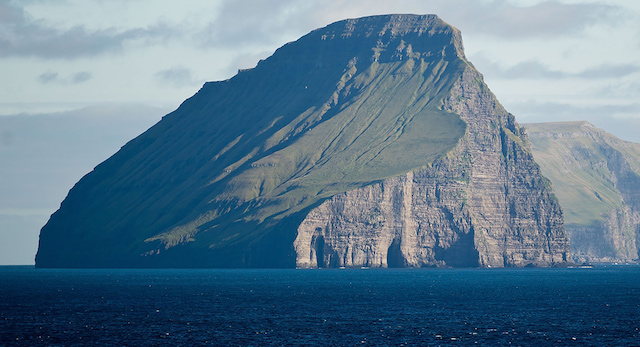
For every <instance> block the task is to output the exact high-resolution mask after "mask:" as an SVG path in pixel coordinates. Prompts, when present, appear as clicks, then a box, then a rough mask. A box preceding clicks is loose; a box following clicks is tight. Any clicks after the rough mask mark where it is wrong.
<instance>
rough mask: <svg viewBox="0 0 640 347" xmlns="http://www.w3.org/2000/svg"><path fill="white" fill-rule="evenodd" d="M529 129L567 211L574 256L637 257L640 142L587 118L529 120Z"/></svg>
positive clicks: (602, 259) (628, 259)
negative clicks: (615, 132)
mask: <svg viewBox="0 0 640 347" xmlns="http://www.w3.org/2000/svg"><path fill="white" fill-rule="evenodd" d="M527 130H528V131H529V133H530V136H531V141H532V142H533V153H534V155H535V156H536V159H537V160H538V162H539V163H540V165H541V167H542V170H543V172H544V174H545V175H546V176H547V177H549V179H550V180H551V181H552V182H553V185H554V188H555V190H556V194H557V195H558V198H559V199H560V203H561V204H562V208H563V210H564V211H565V226H566V230H567V235H568V237H569V241H570V244H571V254H572V258H573V261H575V262H578V263H582V262H594V263H597V262H606V263H609V262H637V261H638V258H639V257H640V254H639V253H638V249H640V145H639V144H636V143H631V142H626V141H623V140H620V139H618V138H616V137H615V136H613V135H611V134H607V133H606V132H605V131H603V130H601V129H598V128H596V127H594V126H593V125H591V124H589V123H587V122H558V123H538V124H528V125H527Z"/></svg>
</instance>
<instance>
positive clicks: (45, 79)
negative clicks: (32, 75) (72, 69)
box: [36, 71, 91, 85]
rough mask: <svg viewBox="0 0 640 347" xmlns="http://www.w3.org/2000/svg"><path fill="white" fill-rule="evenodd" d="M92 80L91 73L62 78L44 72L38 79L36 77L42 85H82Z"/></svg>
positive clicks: (49, 72)
mask: <svg viewBox="0 0 640 347" xmlns="http://www.w3.org/2000/svg"><path fill="white" fill-rule="evenodd" d="M90 79H91V73H90V72H87V71H80V72H76V73H74V74H73V75H71V76H69V77H68V78H61V77H60V74H59V73H57V72H51V71H48V72H44V73H42V74H40V75H38V77H36V80H38V82H40V83H42V84H58V85H60V84H63V85H69V84H71V85H73V84H80V83H84V82H87V81H88V80H90Z"/></svg>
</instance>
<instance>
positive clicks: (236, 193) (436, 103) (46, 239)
mask: <svg viewBox="0 0 640 347" xmlns="http://www.w3.org/2000/svg"><path fill="white" fill-rule="evenodd" d="M550 194H551V193H550V189H549V188H548V185H546V184H545V180H544V178H542V176H541V175H540V172H539V170H538V167H537V165H536V164H535V163H534V162H533V161H532V159H531V155H530V153H529V150H528V148H527V140H526V138H525V137H524V135H523V133H522V132H521V130H520V128H519V127H518V126H517V125H516V123H515V121H514V120H513V117H512V116H511V115H509V114H508V113H507V112H506V111H504V109H502V107H501V106H500V105H499V103H498V102H497V101H496V99H495V97H494V96H493V95H492V94H491V93H490V92H489V91H488V89H487V88H486V86H485V85H484V83H483V81H482V78H481V76H480V74H479V73H478V72H477V71H476V70H475V69H474V68H473V67H472V65H471V64H470V63H469V62H467V60H466V59H465V57H464V53H463V50H462V39H461V36H460V32H459V31H458V30H457V29H455V28H453V27H451V26H449V25H448V24H447V23H445V22H443V21H442V20H441V19H440V18H438V17H437V16H434V15H426V16H416V15H389V16H374V17H366V18H360V19H350V20H345V21H341V22H337V23H334V24H331V25H329V26H327V27H325V28H321V29H318V30H315V31H313V32H311V33H309V34H307V35H305V36H304V37H302V38H301V39H299V40H298V41H295V42H292V43H289V44H287V45H285V46H283V47H281V48H280V49H278V50H277V51H276V52H275V53H274V54H273V55H272V56H271V57H269V58H268V59H266V60H264V61H261V62H260V63H258V65H257V66H256V67H255V68H254V69H250V70H246V71H242V72H240V73H239V74H238V75H236V76H235V77H233V78H231V79H230V80H227V81H221V82H215V83H207V84H205V86H204V87H203V88H202V89H201V90H200V91H199V92H198V93H197V94H196V95H194V96H193V97H192V98H190V99H189V100H187V101H185V102H184V103H183V104H182V105H181V106H180V108H178V109H177V110H176V111H174V112H173V113H171V114H169V115H167V116H166V117H164V118H163V120H162V121H161V122H159V123H158V124H156V125H155V126H154V127H152V128H151V129H149V130H148V131H147V132H145V133H144V134H142V135H141V136H139V137H138V138H136V139H134V140H132V141H131V142H129V143H128V144H127V145H125V146H124V147H123V148H122V149H121V150H120V151H119V152H118V153H116V154H115V155H114V156H113V157H111V158H110V159H108V160H107V161H105V162H104V163H102V164H101V165H99V166H98V167H96V168H95V170H94V171H93V172H91V173H89V174H88V175H87V176H85V177H84V178H83V179H82V180H81V181H80V182H78V183H77V184H76V186H74V188H73V189H72V190H71V191H70V192H69V195H68V197H67V198H66V199H65V201H63V203H62V205H61V207H60V209H59V210H58V211H57V212H56V213H55V214H54V215H53V216H52V217H51V219H50V220H49V222H48V223H47V225H45V227H44V228H43V229H42V232H41V236H40V247H39V250H38V255H37V258H36V265H37V266H44V267H78V266H88V267H90V266H172V267H180V266H181V267H197V266H207V267H264V266H269V267H293V266H302V267H313V266H389V265H391V266H525V265H540V266H546V265H554V264H558V263H561V262H562V261H563V259H564V258H565V257H566V252H567V247H566V239H565V237H564V234H563V229H562V216H561V214H560V210H559V209H558V206H557V203H556V202H555V201H554V200H553V198H552V196H551V195H550Z"/></svg>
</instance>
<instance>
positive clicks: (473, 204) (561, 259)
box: [294, 66, 568, 267]
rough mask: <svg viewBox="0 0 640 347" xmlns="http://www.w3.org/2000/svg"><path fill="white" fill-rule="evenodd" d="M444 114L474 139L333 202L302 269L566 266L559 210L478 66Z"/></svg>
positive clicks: (315, 214) (310, 220) (298, 244)
mask: <svg viewBox="0 0 640 347" xmlns="http://www.w3.org/2000/svg"><path fill="white" fill-rule="evenodd" d="M443 108H444V109H445V110H448V111H450V112H454V113H456V114H459V115H460V116H461V118H462V119H463V120H464V121H465V123H466V124H467V128H466V132H465V135H464V136H463V137H462V138H461V140H460V142H459V143H458V145H457V146H456V147H455V148H454V149H453V150H452V151H451V152H449V153H448V154H447V155H446V156H445V157H443V158H440V159H438V160H437V161H435V162H434V163H433V164H432V165H430V166H429V167H427V168H423V169H419V170H415V171H412V172H409V173H407V174H405V175H403V176H400V177H395V178H391V179H388V180H385V181H383V182H380V183H376V184H373V185H370V186H367V187H363V188H360V189H356V190H352V191H348V192H345V193H342V194H338V195H335V196H333V197H332V198H331V199H329V200H327V201H325V202H324V203H322V204H321V205H320V206H319V207H317V208H315V209H313V210H312V211H311V212H310V213H309V214H308V215H307V217H306V218H305V219H304V220H303V222H302V223H301V225H300V227H299V228H298V236H297V238H296V240H295V243H294V245H295V249H296V254H297V259H296V264H297V266H299V267H318V266H320V267H322V266H329V267H336V266H345V267H354V266H356V267H357V266H365V267H407V266H408V267H425V266H467V267H471V266H483V267H503V266H504V267H510V266H514V267H522V266H553V265H560V264H564V263H566V262H567V256H568V252H567V251H568V244H567V239H566V236H565V233H564V228H563V220H562V213H561V211H560V207H559V205H558V203H557V201H556V199H555V197H554V196H553V195H552V193H551V190H550V189H549V183H548V181H547V180H546V179H545V178H544V177H543V176H542V175H541V173H540V170H539V168H538V166H537V164H536V163H535V162H534V160H533V158H532V155H531V153H530V151H529V149H528V147H527V143H528V142H527V138H526V136H525V134H524V131H523V129H522V128H520V127H519V126H518V125H517V124H516V123H515V120H514V118H513V116H512V115H510V114H508V113H507V112H506V111H505V110H504V109H503V108H502V106H501V105H500V104H499V103H498V102H497V100H496V98H495V96H494V95H493V94H492V93H491V92H489V90H488V89H487V88H486V87H485V85H484V83H483V82H482V76H481V75H480V74H479V73H477V71H476V70H475V69H473V67H471V66H468V67H467V68H465V70H464V72H463V73H462V76H461V77H460V79H459V80H458V81H457V82H456V83H455V84H454V86H453V88H452V89H451V94H450V96H449V97H448V98H447V99H446V101H445V103H444V105H443Z"/></svg>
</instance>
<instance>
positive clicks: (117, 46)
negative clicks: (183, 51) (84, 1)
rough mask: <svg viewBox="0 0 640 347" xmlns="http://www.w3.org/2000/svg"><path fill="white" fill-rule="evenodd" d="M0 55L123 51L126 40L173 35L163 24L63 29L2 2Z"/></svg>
mask: <svg viewBox="0 0 640 347" xmlns="http://www.w3.org/2000/svg"><path fill="white" fill-rule="evenodd" d="M0 23H2V25H0V57H38V58H62V59H72V58H77V57H84V56H95V55H99V54H102V53H106V52H114V51H121V50H122V49H123V45H124V43H125V42H127V41H133V40H146V41H154V40H158V39H162V38H166V37H169V36H171V35H172V29H170V28H169V27H168V26H166V25H164V24H157V25H155V26H152V27H146V28H130V29H126V30H120V29H117V28H105V29H101V30H95V31H90V30H87V29H86V28H84V27H83V26H75V27H72V28H70V29H67V30H60V29H58V28H55V27H51V26H47V25H46V24H43V22H42V21H38V20H34V19H32V18H31V17H30V16H29V15H28V14H27V13H26V12H25V10H24V9H23V8H21V7H18V6H17V5H16V3H14V2H10V1H7V0H4V1H1V2H0Z"/></svg>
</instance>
